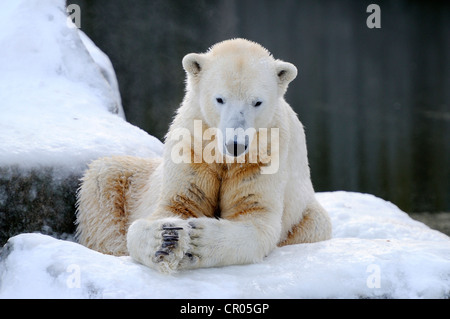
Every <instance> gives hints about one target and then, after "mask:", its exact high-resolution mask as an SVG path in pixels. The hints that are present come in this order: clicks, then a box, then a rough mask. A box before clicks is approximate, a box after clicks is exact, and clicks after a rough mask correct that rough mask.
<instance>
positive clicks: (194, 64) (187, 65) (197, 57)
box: [183, 53, 204, 76]
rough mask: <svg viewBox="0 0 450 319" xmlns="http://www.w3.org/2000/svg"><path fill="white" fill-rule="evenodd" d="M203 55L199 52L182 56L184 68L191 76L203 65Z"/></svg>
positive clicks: (199, 70)
mask: <svg viewBox="0 0 450 319" xmlns="http://www.w3.org/2000/svg"><path fill="white" fill-rule="evenodd" d="M203 62H204V57H203V56H202V55H201V54H197V53H189V54H188V55H186V56H185V57H184V58H183V68H184V70H185V71H186V72H187V73H188V74H190V75H193V76H196V75H199V74H200V72H201V71H202V69H203V67H204V65H203Z"/></svg>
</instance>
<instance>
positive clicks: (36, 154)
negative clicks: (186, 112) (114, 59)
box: [0, 0, 162, 173]
mask: <svg viewBox="0 0 450 319" xmlns="http://www.w3.org/2000/svg"><path fill="white" fill-rule="evenodd" d="M67 22H68V19H67V13H66V9H65V1H64V0H44V1H37V0H20V1H2V2H1V4H0V47H1V48H2V50H1V52H0V74H1V77H0V101H1V103H0V137H1V143H0V166H10V165H15V166H19V167H21V168H35V167H42V166H44V167H61V166H62V167H64V168H65V169H66V171H68V172H69V173H71V172H79V171H81V170H83V169H85V166H86V163H87V162H89V161H90V160H92V159H95V158H98V157H101V156H108V155H123V154H127V155H136V156H157V155H159V154H161V152H162V143H161V142H160V141H159V140H158V139H156V138H154V137H152V136H150V135H148V134H147V133H146V132H144V131H142V130H140V129H139V128H137V127H135V126H133V125H131V124H129V123H127V122H126V121H125V120H124V114H123V109H122V104H121V99H120V93H119V91H118V85H117V79H116V76H115V73H114V69H113V68H112V65H111V62H110V60H109V58H108V57H107V56H106V55H105V54H104V53H103V52H102V51H101V50H100V49H98V48H97V47H96V46H95V44H94V43H93V42H92V41H91V40H90V39H89V38H88V37H87V36H86V35H85V34H84V33H82V31H80V30H79V29H77V28H75V27H70V25H68V23H67Z"/></svg>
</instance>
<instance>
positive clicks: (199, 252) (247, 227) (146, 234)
mask: <svg viewBox="0 0 450 319" xmlns="http://www.w3.org/2000/svg"><path fill="white" fill-rule="evenodd" d="M276 217H277V218H279V216H276ZM278 226H279V223H277V222H276V220H275V219H270V218H268V219H265V220H262V219H261V220H258V219H257V218H254V219H253V220H251V219H249V220H248V221H230V220H226V219H215V218H208V217H200V218H189V219H181V218H177V217H170V218H163V219H158V220H149V219H138V220H136V221H135V222H133V223H132V224H131V226H130V228H129V229H128V235H127V245H128V251H129V253H130V256H131V257H133V258H134V259H136V260H137V261H138V262H140V263H142V264H144V265H147V266H149V267H151V268H154V269H156V270H158V271H161V272H164V273H171V272H174V271H177V270H180V269H193V268H200V267H217V266H225V265H233V264H248V263H254V262H258V261H260V260H262V258H263V257H264V256H266V255H267V254H268V253H269V252H270V251H271V250H272V249H274V248H275V247H276V244H277V239H278V238H279V232H280V229H279V228H280V227H278Z"/></svg>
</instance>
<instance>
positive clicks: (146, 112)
mask: <svg viewBox="0 0 450 319" xmlns="http://www.w3.org/2000/svg"><path fill="white" fill-rule="evenodd" d="M72 3H73V4H78V5H80V8H81V29H82V30H83V31H84V32H86V33H87V34H88V36H89V37H90V38H91V39H92V40H93V41H94V42H95V43H96V44H97V46H98V47H99V48H100V49H102V50H103V51H104V52H105V53H106V54H107V55H108V56H109V57H110V59H111V61H112V63H113V65H114V68H115V71H116V73H117V77H118V81H119V85H120V91H121V95H122V100H123V106H124V110H125V114H126V117H127V120H128V121H129V122H131V123H132V124H135V125H136V126H139V127H141V128H142V129H144V130H146V131H147V132H148V133H150V134H152V135H154V136H156V137H158V138H159V139H161V140H163V138H164V135H165V133H166V132H167V129H168V126H169V123H170V122H171V119H172V117H173V115H174V111H175V109H176V108H177V107H178V106H179V104H180V103H181V101H182V98H183V95H184V72H183V69H182V66H181V60H182V58H183V56H184V55H185V54H187V53H190V52H204V51H206V50H207V49H208V48H209V47H210V46H211V45H213V44H214V43H216V42H219V41H222V40H225V39H228V38H233V37H244V38H248V39H250V40H253V41H256V42H259V43H260V44H262V45H263V46H265V47H266V48H267V49H268V50H269V51H271V52H272V54H273V55H274V56H275V58H279V59H282V60H285V61H289V62H292V63H294V64H295V65H296V66H297V68H298V69H299V76H298V77H297V79H296V80H295V81H294V82H292V83H291V85H290V88H289V90H288V93H287V96H286V100H287V101H288V103H290V105H291V106H292V107H293V108H294V110H295V111H296V112H297V113H298V115H299V118H300V120H301V121H302V123H303V124H304V126H305V130H306V138H307V143H308V152H309V162H310V166H311V174H312V180H313V184H314V187H315V190H316V191H333V190H347V191H358V192H367V193H371V194H374V195H376V196H379V197H382V198H384V199H386V200H389V201H392V202H393V203H395V204H396V205H398V206H399V207H400V208H401V209H403V210H405V211H408V212H425V211H427V212H438V211H450V196H449V193H450V5H449V3H448V1H447V2H445V1H429V2H428V1H406V0H395V1H394V0H392V1H375V0H371V1H358V0H354V1H350V0H347V1H345V0H333V1H331V0H325V1H317V0H306V1H299V0H277V1H275V0H239V1H238V0H191V1H187V0H132V1H124V0H96V1H89V0H68V1H67V4H72ZM370 3H376V4H378V5H379V6H380V8H381V29H369V28H368V27H367V25H366V19H367V17H368V16H369V15H370V13H367V12H366V9H367V6H368V5H369V4H370Z"/></svg>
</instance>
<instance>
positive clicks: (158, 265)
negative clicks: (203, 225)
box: [127, 218, 200, 273]
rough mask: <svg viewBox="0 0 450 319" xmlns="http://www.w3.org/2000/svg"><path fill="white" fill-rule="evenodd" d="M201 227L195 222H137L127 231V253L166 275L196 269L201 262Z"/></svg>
mask: <svg viewBox="0 0 450 319" xmlns="http://www.w3.org/2000/svg"><path fill="white" fill-rule="evenodd" d="M198 237H199V227H197V226H196V223H195V222H192V221H188V220H182V219H176V218H169V219H163V220H159V221H153V222H150V221H147V220H138V221H136V222H134V223H133V224H132V225H131V226H130V229H129V231H128V238H127V241H128V251H129V253H130V256H131V257H133V258H134V259H136V260H137V261H139V262H141V263H143V264H145V265H147V266H149V267H151V268H154V269H157V270H158V271H160V272H163V273H173V272H175V271H177V270H178V269H181V268H195V267H196V265H197V264H198V262H199V260H200V256H199V253H198V250H197V244H196V242H197V238H198Z"/></svg>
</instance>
